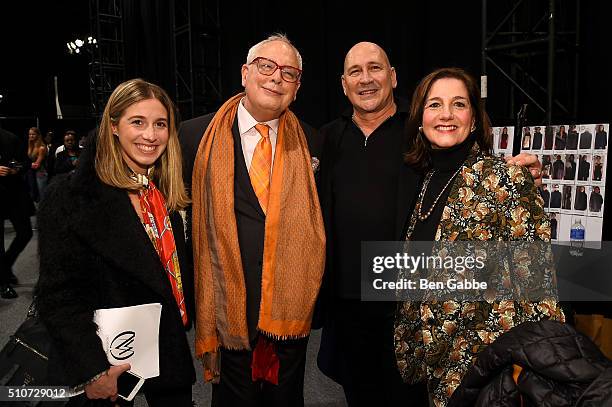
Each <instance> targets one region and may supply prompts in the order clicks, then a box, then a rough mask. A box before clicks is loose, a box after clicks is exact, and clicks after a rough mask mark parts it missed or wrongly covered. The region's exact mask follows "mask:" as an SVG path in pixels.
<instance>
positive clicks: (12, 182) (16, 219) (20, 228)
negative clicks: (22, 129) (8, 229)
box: [0, 127, 35, 299]
mask: <svg viewBox="0 0 612 407" xmlns="http://www.w3.org/2000/svg"><path fill="white" fill-rule="evenodd" d="M24 144H25V143H22V142H21V141H20V139H19V138H18V137H17V136H16V135H15V134H13V133H11V132H9V131H6V130H4V129H3V128H2V127H0V197H1V198H0V239H2V240H1V241H0V297H2V298H5V299H13V298H17V297H18V294H17V292H16V291H15V290H14V289H13V287H12V286H14V285H16V284H18V283H19V281H18V279H17V276H15V273H14V270H13V266H14V265H15V261H16V260H17V257H18V256H19V254H20V253H21V252H22V251H23V249H25V247H26V246H27V244H28V242H29V241H30V239H31V238H32V235H33V233H32V223H31V221H30V216H32V215H34V212H35V208H34V203H33V202H32V198H31V197H30V195H29V194H28V187H27V185H26V183H25V181H24V178H23V176H24V173H25V172H26V171H27V170H28V169H29V168H30V164H31V163H30V160H29V159H28V157H27V155H26V152H27V149H26V147H25V145H24ZM6 219H8V220H9V222H11V224H12V225H13V229H14V230H15V238H14V239H13V241H12V242H11V243H10V245H9V247H8V249H6V250H5V246H4V221H5V220H6Z"/></svg>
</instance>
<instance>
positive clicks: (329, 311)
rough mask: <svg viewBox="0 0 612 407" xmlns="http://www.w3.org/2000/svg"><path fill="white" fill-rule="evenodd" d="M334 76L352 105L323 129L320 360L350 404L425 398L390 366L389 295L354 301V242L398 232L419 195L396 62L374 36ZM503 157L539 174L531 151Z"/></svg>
mask: <svg viewBox="0 0 612 407" xmlns="http://www.w3.org/2000/svg"><path fill="white" fill-rule="evenodd" d="M341 82H342V89H343V91H344V94H345V95H346V97H347V98H348V99H349V101H350V102H351V105H352V108H351V109H350V110H348V111H346V112H344V114H342V115H341V116H340V117H339V118H338V119H336V120H334V121H333V122H331V123H329V124H327V125H325V126H323V128H322V129H321V133H322V134H323V136H324V140H325V141H324V147H323V154H322V157H323V158H322V162H321V179H320V180H321V185H320V187H321V188H320V191H319V192H320V199H321V207H322V210H323V217H324V222H325V229H326V233H327V259H326V272H325V277H324V282H323V288H322V290H321V295H320V297H319V305H320V307H319V311H320V312H319V315H318V318H319V320H318V321H317V322H318V323H319V324H322V325H323V335H322V339H321V348H320V350H319V358H318V364H319V368H320V369H321V371H322V372H323V373H325V374H326V375H328V376H329V377H331V378H332V379H334V380H335V381H337V382H338V383H340V384H341V385H342V386H343V388H344V393H345V396H346V399H347V402H348V404H349V405H350V406H362V405H363V406H373V405H376V406H399V405H401V406H407V405H414V406H423V405H428V398H427V394H426V389H425V387H424V385H415V386H410V385H407V384H404V383H403V382H402V380H401V377H400V375H399V372H398V370H397V367H396V362H395V351H394V340H393V331H394V319H395V310H396V303H395V302H388V301H387V302H383V301H380V302H372V301H369V302H367V301H361V277H360V270H361V242H363V241H398V240H404V234H405V231H404V228H405V225H406V222H407V220H408V216H409V215H410V211H411V209H412V208H413V207H414V200H415V198H416V196H417V191H418V190H417V187H418V183H419V180H420V175H419V174H417V173H416V172H415V171H414V170H413V169H412V168H410V167H408V166H407V165H404V160H403V152H404V151H406V149H407V146H408V143H409V142H410V139H411V137H414V136H415V135H411V134H408V133H406V132H405V131H404V129H405V122H406V121H407V120H408V117H409V107H410V106H409V103H408V102H407V101H405V100H401V99H397V98H395V97H394V96H393V89H395V87H396V86H397V75H396V72H395V68H394V67H393V66H391V64H390V62H389V58H388V57H387V54H386V53H385V51H384V50H383V49H382V48H381V47H380V46H378V45H376V44H374V43H371V42H360V43H358V44H356V45H354V46H353V47H352V48H351V49H350V50H349V52H348V53H347V54H346V58H345V60H344V68H343V73H342V76H341ZM509 160H512V161H514V162H515V163H517V164H528V165H530V169H532V168H531V167H533V170H534V171H535V172H536V173H535V175H536V177H537V176H539V173H540V168H541V164H540V163H539V161H537V158H536V157H535V156H533V155H529V154H521V155H520V156H517V157H513V158H509ZM321 310H323V311H321Z"/></svg>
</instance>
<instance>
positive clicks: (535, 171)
mask: <svg viewBox="0 0 612 407" xmlns="http://www.w3.org/2000/svg"><path fill="white" fill-rule="evenodd" d="M506 163H508V164H509V165H522V166H523V167H527V169H529V172H531V175H532V176H533V180H534V181H535V184H536V186H540V185H542V163H541V162H540V160H538V157H537V156H536V155H534V154H530V153H520V154H519V155H516V156H514V157H506Z"/></svg>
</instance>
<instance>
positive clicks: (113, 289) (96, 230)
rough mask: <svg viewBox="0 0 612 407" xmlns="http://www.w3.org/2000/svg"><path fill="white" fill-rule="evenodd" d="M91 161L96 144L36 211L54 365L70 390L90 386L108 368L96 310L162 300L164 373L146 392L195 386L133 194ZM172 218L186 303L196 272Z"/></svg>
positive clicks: (44, 313)
mask: <svg viewBox="0 0 612 407" xmlns="http://www.w3.org/2000/svg"><path fill="white" fill-rule="evenodd" d="M93 157H95V145H94V144H93V143H92V145H90V146H89V147H88V150H87V151H86V152H85V153H84V154H83V155H82V156H81V160H80V162H79V167H78V169H77V171H76V172H74V173H73V174H69V175H67V176H61V177H57V179H56V180H55V182H54V183H52V184H51V185H50V186H49V188H48V189H47V193H46V196H45V199H44V200H43V202H42V203H41V206H40V208H39V216H38V225H39V252H40V278H39V282H38V286H37V289H36V295H37V301H38V310H39V314H40V317H41V319H42V321H43V322H44V324H45V325H46V327H47V329H48V330H49V333H50V335H51V337H52V338H53V339H54V341H55V343H56V345H57V348H58V353H59V354H60V355H61V356H62V358H61V361H55V362H52V363H61V364H62V365H63V367H64V369H65V371H66V373H67V376H68V377H67V384H68V385H71V386H73V385H77V384H81V383H84V382H86V381H88V380H89V379H91V378H92V377H93V376H95V375H96V374H98V373H100V372H102V371H104V370H106V369H107V368H108V367H109V363H108V361H107V359H106V355H105V353H104V350H103V348H102V343H101V341H100V339H99V338H98V336H97V334H96V329H97V327H96V325H95V324H94V322H93V320H92V319H93V314H94V311H95V310H96V309H99V308H114V307H124V306H131V305H137V304H144V303H152V302H159V303H161V304H162V312H161V321H160V334H159V336H160V337H159V352H160V360H159V364H160V376H159V377H157V378H152V379H148V380H147V381H146V382H145V387H144V389H145V391H146V390H147V388H148V389H155V390H160V389H164V388H175V387H183V386H190V385H191V384H192V383H193V382H194V381H195V371H194V368H193V362H192V358H191V351H190V349H189V346H188V343H187V337H186V334H185V330H184V327H183V325H182V323H181V319H180V316H179V311H178V307H177V305H176V302H175V300H174V297H173V295H172V290H171V288H170V284H169V282H168V278H167V276H166V274H165V271H164V269H163V268H162V264H161V262H160V259H159V256H158V255H157V252H156V251H155V248H154V246H153V244H152V243H151V241H150V239H149V237H148V235H147V233H146V231H145V229H144V227H143V226H142V224H141V222H140V219H139V218H138V215H137V214H136V211H135V210H134V208H133V206H132V204H131V202H130V200H129V197H128V194H127V193H126V191H124V190H121V189H118V188H113V187H110V186H108V185H105V184H103V183H102V182H101V181H100V180H99V179H98V177H97V176H96V174H95V170H94V167H93ZM171 221H172V227H173V230H174V236H175V242H176V247H177V251H178V256H179V261H180V266H181V273H182V281H183V286H184V291H185V296H186V298H189V297H191V296H192V295H193V294H192V293H193V272H192V270H191V267H190V264H189V263H190V262H186V261H185V260H186V258H187V256H186V255H187V253H186V252H185V245H184V243H185V236H184V231H183V230H184V228H183V222H182V218H181V216H180V214H179V213H172V214H171ZM188 302H189V301H188Z"/></svg>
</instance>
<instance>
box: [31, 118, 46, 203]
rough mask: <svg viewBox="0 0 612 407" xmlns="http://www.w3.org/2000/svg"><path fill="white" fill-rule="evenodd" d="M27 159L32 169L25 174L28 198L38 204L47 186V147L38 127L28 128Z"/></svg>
mask: <svg viewBox="0 0 612 407" xmlns="http://www.w3.org/2000/svg"><path fill="white" fill-rule="evenodd" d="M28 157H29V158H30V161H32V167H31V168H30V169H29V170H28V172H27V178H28V186H29V188H30V196H31V197H32V200H34V202H39V201H40V199H42V196H43V192H44V190H45V187H46V186H47V169H46V168H45V158H46V157H47V147H46V146H45V143H44V142H43V139H42V135H41V133H40V130H39V129H38V127H30V129H29V130H28Z"/></svg>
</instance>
